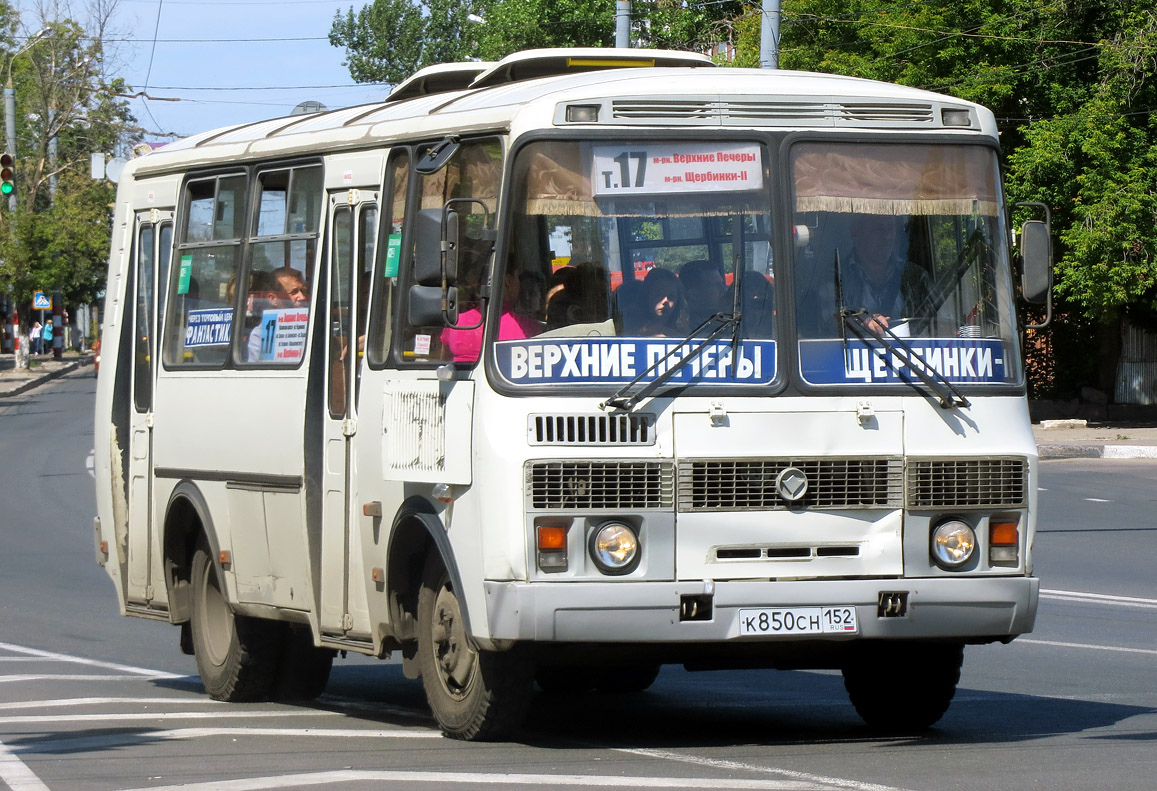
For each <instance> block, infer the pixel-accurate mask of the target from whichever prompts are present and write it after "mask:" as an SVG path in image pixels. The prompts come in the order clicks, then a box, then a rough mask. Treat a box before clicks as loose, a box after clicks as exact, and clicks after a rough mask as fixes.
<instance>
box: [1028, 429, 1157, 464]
mask: <svg viewBox="0 0 1157 791" xmlns="http://www.w3.org/2000/svg"><path fill="white" fill-rule="evenodd" d="M1032 433H1033V436H1034V437H1035V438H1036V445H1037V451H1038V452H1039V453H1040V457H1041V458H1042V459H1157V423H1152V422H1128V421H1111V422H1105V423H1099V422H1086V421H1084V420H1042V421H1041V422H1040V423H1034V424H1033V427H1032Z"/></svg>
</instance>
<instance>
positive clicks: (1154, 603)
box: [1040, 589, 1157, 610]
mask: <svg viewBox="0 0 1157 791" xmlns="http://www.w3.org/2000/svg"><path fill="white" fill-rule="evenodd" d="M1040 596H1041V598H1042V599H1056V600H1057V601H1075V602H1082V603H1084V604H1113V605H1117V606H1118V607H1139V608H1141V609H1144V610H1157V599H1143V598H1141V597H1139V596H1116V595H1114V594H1110V593H1086V592H1085V591H1065V590H1049V589H1042V590H1041V592H1040Z"/></svg>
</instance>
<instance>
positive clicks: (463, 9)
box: [329, 0, 488, 85]
mask: <svg viewBox="0 0 1157 791" xmlns="http://www.w3.org/2000/svg"><path fill="white" fill-rule="evenodd" d="M487 5H488V2H487V0H478V2H475V3H474V4H473V8H471V7H470V6H468V5H466V4H464V3H460V2H455V0H374V1H373V2H372V3H370V4H369V5H367V6H365V7H363V8H362V9H361V10H359V11H356V12H355V11H354V9H353V8H350V9H349V10H348V11H346V12H345V13H344V14H343V13H341V12H340V11H339V12H338V13H337V14H335V15H334V20H333V26H332V27H331V28H330V31H329V41H330V43H331V44H332V45H333V46H335V47H342V48H343V49H345V53H346V66H348V67H349V70H350V76H351V77H353V79H354V80H355V81H357V82H387V83H391V84H394V85H396V84H397V83H399V82H401V81H402V80H404V79H406V77H409V76H410V75H411V74H413V73H414V72H415V71H417V70H418V69H420V68H422V67H424V66H430V65H432V64H436V63H450V62H453V61H463V60H468V59H469V58H472V57H476V56H477V55H476V53H477V50H478V43H477V42H478V39H477V37H476V31H475V28H477V27H478V25H477V23H474V22H470V21H468V19H467V17H468V15H469V14H471V13H474V14H479V15H480V14H482V13H484V12H485V11H486V9H487Z"/></svg>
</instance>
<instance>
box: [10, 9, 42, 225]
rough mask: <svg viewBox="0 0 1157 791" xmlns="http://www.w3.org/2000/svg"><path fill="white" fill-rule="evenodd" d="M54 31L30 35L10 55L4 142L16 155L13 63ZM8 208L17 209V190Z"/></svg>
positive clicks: (12, 153)
mask: <svg viewBox="0 0 1157 791" xmlns="http://www.w3.org/2000/svg"><path fill="white" fill-rule="evenodd" d="M51 32H52V28H49V27H45V28H41V29H40V30H38V31H37V32H36V33H34V34H33V35H31V36H29V37H28V40H27V41H25V42H24V46H23V47H21V48H20V49H18V50H16V51H15V52H13V53H12V54H11V55H9V56H8V65H7V66H6V67H5V70H4V71H5V79H4V143H5V150H7V151H8V153H9V154H11V155H12V156H16V89H15V88H13V87H12V64H13V63H14V62H15V61H16V58H18V57H19V56H20V55H22V54H24V53H25V52H27V51H28V50H30V49H31V48H32V47H34V46H35V45H36V44H39V43H40V42H41V41H43V40H44V39H45V38H47V36H48V35H49V34H50V33H51ZM8 209H9V211H15V210H16V192H15V190H13V191H12V192H10V193H8Z"/></svg>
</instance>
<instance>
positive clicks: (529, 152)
mask: <svg viewBox="0 0 1157 791" xmlns="http://www.w3.org/2000/svg"><path fill="white" fill-rule="evenodd" d="M766 162H767V156H766V153H765V149H764V147H763V146H762V145H761V144H759V143H756V142H750V141H736V140H727V141H718V140H716V141H711V142H709V141H694V140H690V141H688V140H681V141H662V140H660V141H651V140H648V141H641V140H632V141H617V142H616V141H586V142H578V141H557V140H552V141H541V142H535V143H532V144H530V145H528V146H526V147H525V148H523V149H522V151H521V152H520V154H519V155H518V159H517V161H516V163H515V167H514V174H515V175H514V190H515V198H514V207H515V209H514V212H515V215H514V217H513V224H512V228H513V236H512V240H511V244H510V255H509V257H508V262H507V270H506V273H505V277H504V278H503V283H502V292H503V298H502V314H503V315H502V320H501V322H500V328H499V333H498V336H497V344H496V346H495V360H496V362H497V363H498V368H499V371H500V372H501V373H502V375H503V376H504V378H506V379H507V380H508V381H510V382H512V383H516V384H546V383H557V382H571V383H579V382H608V383H609V382H628V381H631V380H632V379H633V378H635V377H636V376H638V375H640V374H643V373H644V372H645V371H646V370H647V368H648V367H650V366H652V365H655V364H659V368H657V369H656V370H655V371H654V372H653V373H654V374H655V375H658V374H660V373H662V368H663V367H664V366H670V365H676V364H677V363H678V361H679V360H681V359H682V358H684V357H687V356H688V355H689V352H690V351H691V350H693V349H694V347H695V346H697V345H698V344H696V343H694V342H691V341H689V342H688V343H687V344H682V341H683V340H684V339H687V338H698V339H704V338H707V337H709V336H711V335H712V334H713V333H714V331H715V330H718V329H720V328H721V327H722V326H723V325H724V324H725V323H729V324H730V323H732V322H731V321H730V320H731V318H732V317H733V315H738V316H740V317H741V318H739V320H738V321H736V322H733V323H734V330H732V329H731V328H728V329H727V331H726V332H724V333H722V334H720V333H715V334H716V335H718V336H719V337H718V338H717V339H716V340H713V341H712V342H711V343H710V344H709V347H710V348H704V349H702V350H700V351H699V353H698V354H696V355H695V356H694V358H693V359H691V360H688V361H687V363H686V364H681V365H680V366H679V367H680V368H681V369H685V370H680V371H678V372H677V375H676V376H674V377H672V380H673V382H674V383H680V382H682V383H686V382H690V381H696V382H704V383H728V384H766V383H768V382H769V381H771V380H773V379H774V378H775V339H776V336H777V329H776V312H775V305H774V298H773V286H774V282H775V272H774V269H773V267H772V262H771V246H770V233H771V231H770V229H771V227H772V225H773V223H772V215H771V206H770V203H769V198H768V189H767V186H766V182H767V176H766V174H767V164H766ZM511 318H514V319H516V320H510V319H511ZM668 353H671V356H670V358H669V359H667V361H666V362H663V363H659V361H660V360H661V359H662V358H664V356H665V355H667V354H668Z"/></svg>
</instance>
